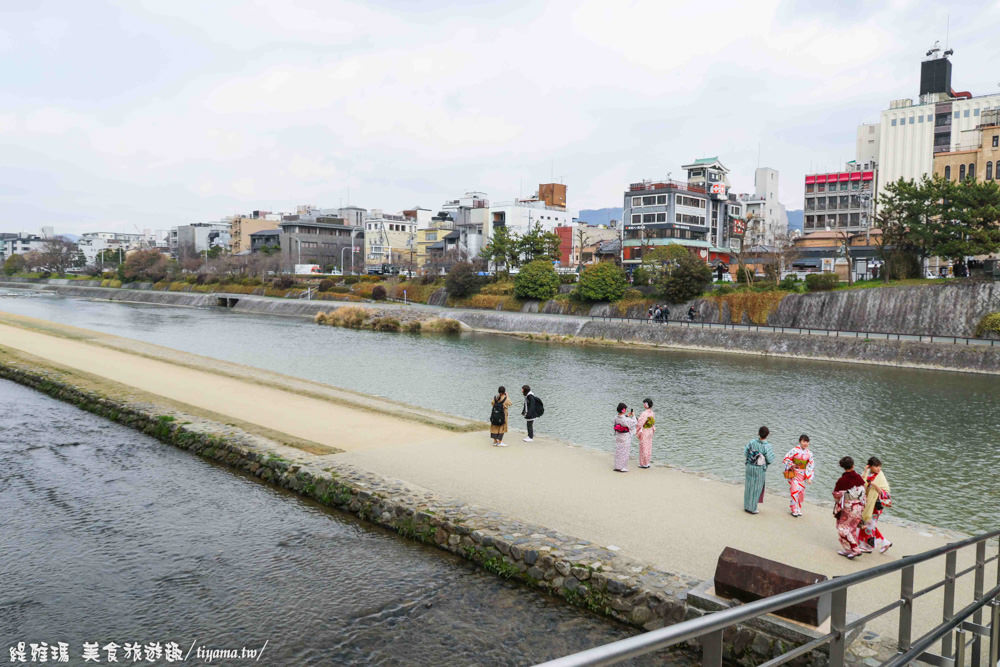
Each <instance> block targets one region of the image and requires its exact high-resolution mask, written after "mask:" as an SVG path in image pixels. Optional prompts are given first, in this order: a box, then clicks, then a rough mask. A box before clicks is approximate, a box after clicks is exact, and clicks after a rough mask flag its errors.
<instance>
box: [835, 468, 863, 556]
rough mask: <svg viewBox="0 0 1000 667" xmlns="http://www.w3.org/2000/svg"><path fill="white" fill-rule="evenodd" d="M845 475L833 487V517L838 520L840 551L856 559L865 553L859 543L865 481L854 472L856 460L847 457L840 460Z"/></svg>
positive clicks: (843, 554)
mask: <svg viewBox="0 0 1000 667" xmlns="http://www.w3.org/2000/svg"><path fill="white" fill-rule="evenodd" d="M840 467H841V468H843V469H844V474H842V475H841V476H840V479H838V480H837V484H836V486H834V487H833V500H834V506H833V516H835V517H836V518H837V538H838V539H839V540H840V551H838V552H837V553H838V554H840V555H841V556H846V557H847V558H855V557H857V556H860V555H861V554H863V553H864V552H863V551H862V550H861V545H860V543H859V542H858V526H859V524H860V523H861V515H862V514H863V513H864V511H865V500H864V497H865V480H864V478H863V477H862V476H861V475H859V474H858V473H857V472H855V470H854V459H852V458H851V457H850V456H845V457H844V458H842V459H840Z"/></svg>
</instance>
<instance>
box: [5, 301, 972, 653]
mask: <svg viewBox="0 0 1000 667" xmlns="http://www.w3.org/2000/svg"><path fill="white" fill-rule="evenodd" d="M0 351H2V355H0V360H2V363H0V370H2V374H3V375H4V376H5V377H8V378H11V379H16V380H18V381H20V382H23V383H25V384H28V385H29V386H34V387H36V388H39V389H41V390H43V391H47V392H48V393H51V394H52V395H57V396H59V397H61V398H64V399H68V400H71V401H72V402H75V403H77V404H80V405H82V406H83V407H87V408H88V409H92V410H94V411H97V412H101V413H102V414H106V415H107V416H110V417H112V418H116V419H119V420H120V421H124V422H126V423H132V424H133V425H135V426H137V427H139V428H142V429H143V430H146V431H147V432H150V433H153V434H155V435H157V436H158V437H160V438H161V439H164V440H166V441H169V442H173V443H174V444H178V445H180V446H183V447H186V448H190V449H193V450H194V451H196V452H197V453H199V454H201V455H203V456H208V457H210V458H212V459H214V460H220V461H222V462H224V463H226V464H228V465H232V466H234V467H236V468H239V469H242V470H247V471H249V472H251V473H252V474H255V475H257V476H259V477H261V478H263V479H266V480H268V481H271V482H274V483H278V484H281V485H282V486H286V487H288V488H291V489H293V490H296V491H298V492H299V493H303V494H304V495H308V496H310V497H313V498H316V499H317V500H319V501H320V502H324V503H326V504H330V505H333V506H336V507H339V508H342V509H345V510H347V511H351V512H354V513H355V514H359V515H361V516H363V517H365V518H368V519H370V520H372V521H374V522H376V523H381V524H382V525H386V526H388V527H390V528H392V529H394V530H396V531H397V532H399V533H401V534H404V535H407V536H410V537H414V538H417V539H421V540H423V541H428V542H431V543H434V544H437V545H438V546H440V547H441V548H444V549H447V550H449V551H451V552H453V553H457V554H459V555H461V556H463V557H465V558H469V559H470V560H473V561H474V562H477V563H479V564H480V565H481V566H483V567H484V568H486V569H488V570H490V571H493V572H495V573H497V574H499V575H501V576H510V577H515V578H518V579H520V580H522V581H524V582H525V583H526V584H527V585H530V586H533V587H535V588H537V589H539V590H543V591H545V592H548V593H551V594H555V595H559V596H561V597H563V598H565V599H567V600H569V601H571V602H574V603H576V604H580V605H582V606H585V607H588V608H591V609H593V610H595V611H598V612H600V613H604V614H606V615H609V616H612V617H614V618H618V619H620V620H625V621H627V622H630V623H633V624H634V625H637V626H639V627H658V626H659V625H662V624H665V623H670V622H674V621H676V620H678V619H680V618H683V617H684V616H687V615H691V614H697V613H699V612H698V610H697V609H696V608H695V607H694V606H693V605H690V604H688V596H687V592H688V591H689V590H690V589H691V588H693V587H695V585H696V584H697V583H698V582H700V581H701V580H705V579H709V578H710V577H711V576H712V572H713V570H714V564H715V559H716V558H717V557H718V555H719V553H720V552H721V550H722V548H723V547H724V546H726V545H731V546H735V547H737V548H741V549H744V550H747V551H752V552H754V553H758V554H760V555H763V556H766V557H769V558H774V559H775V560H779V561H783V562H787V563H790V564H792V565H798V566H800V567H806V568H808V569H812V570H814V571H821V572H824V573H827V574H831V575H835V574H842V573H844V572H849V571H855V570H856V569H859V568H860V567H865V566H866V563H865V562H863V561H864V559H862V561H861V562H849V561H846V560H844V559H842V558H839V557H837V556H836V555H835V553H834V551H835V548H836V540H835V535H834V531H833V527H832V519H831V518H830V517H829V509H828V508H825V507H823V506H818V505H813V506H810V508H809V510H808V512H807V514H806V516H805V517H803V518H802V519H798V520H795V519H792V518H791V517H789V516H788V515H787V513H786V512H785V510H784V503H783V502H782V501H781V499H779V498H776V497H773V498H771V497H769V499H768V500H769V502H768V503H767V504H766V508H770V509H765V512H764V513H763V514H761V515H759V516H756V517H751V516H749V515H746V514H744V513H743V512H742V509H741V507H742V506H741V497H742V490H741V488H740V487H738V486H735V485H731V484H725V483H722V482H718V481H715V480H712V479H709V478H707V477H705V476H701V475H694V474H690V473H685V472H681V471H678V470H674V469H671V468H667V467H662V466H661V467H656V468H654V469H651V470H644V471H634V472H633V473H630V474H628V475H615V474H614V473H612V472H611V471H610V467H611V466H610V461H609V460H607V457H606V455H603V454H601V453H598V452H592V451H589V450H584V449H582V448H577V447H572V446H568V443H565V442H559V441H556V440H550V439H545V438H540V439H538V440H536V442H535V443H532V444H531V445H530V446H529V445H522V444H521V443H520V442H517V441H516V439H515V441H514V442H513V443H512V446H511V447H509V448H506V449H496V448H492V447H490V446H489V439H488V437H487V436H486V434H485V426H484V425H481V424H477V423H475V422H470V421H468V420H461V419H458V418H454V417H448V416H447V415H440V414H436V413H429V412H428V411H423V410H418V409H416V408H409V407H407V406H400V405H399V404H395V403H392V402H391V401H385V400H384V399H376V398H374V397H367V396H363V395H360V394H354V393H352V392H344V391H343V390H339V389H336V388H333V387H328V386H326V385H322V384H319V383H313V382H306V381H302V380H298V379H295V378H287V377H284V376H281V375H278V374H275V373H267V372H263V371H260V370H258V369H253V368H248V367H244V366H239V365H236V364H228V363H223V362H218V361H215V360H211V359H205V358H202V357H197V356H194V355H188V354H182V353H179V352H176V351H174V350H169V349H165V348H162V347H158V346H154V345H148V344H144V343H139V342H136V341H131V340H127V339H121V338H118V337H115V336H107V335H103V334H97V333H94V332H90V331H86V330H81V329H75V328H72V327H65V326H62V325H58V324H55V323H51V322H44V321H39V320H32V319H30V318H23V317H14V316H7V315H4V316H3V317H2V318H0ZM484 400H485V399H484ZM186 422H189V423H186ZM480 429H481V430H480ZM737 458H738V457H737ZM777 481H778V483H780V479H779V480H777ZM772 483H775V482H774V480H772ZM776 485H777V484H776ZM827 491H828V490H817V491H813V490H812V489H811V490H810V494H813V495H815V496H816V497H823V496H825V495H827V493H826V492H827ZM890 530H891V537H892V539H893V541H894V542H895V544H896V546H895V547H894V549H893V551H892V552H890V554H889V555H886V556H872V557H871V558H872V559H874V560H873V561H872V562H870V563H867V565H871V564H875V563H877V562H882V559H885V558H891V557H895V556H898V555H903V554H906V553H916V552H918V551H922V550H925V549H927V548H931V547H933V546H937V545H939V544H942V543H944V542H945V541H947V540H948V539H949V536H948V535H946V534H944V532H943V531H939V530H936V529H927V528H923V529H922V528H908V527H904V526H901V525H890ZM866 558H868V557H866ZM960 567H964V565H963V564H960ZM938 569H939V568H936V567H935V568H934V571H933V572H932V571H930V570H927V571H925V572H921V571H919V570H918V579H920V580H921V581H929V579H930V578H931V577H933V576H934V574H937V570H938ZM890 579H891V578H890ZM918 585H921V584H920V581H918ZM897 589H898V580H886V581H884V582H876V583H875V584H873V585H872V587H871V588H870V589H869V590H868V591H866V593H867V595H866V596H865V597H864V598H863V599H858V600H855V599H853V597H852V599H851V600H850V608H851V610H852V611H854V612H856V613H864V612H865V611H869V610H871V609H874V608H876V607H878V606H880V605H881V604H884V603H886V602H888V601H890V600H892V599H894V597H893V596H895V594H896V593H897V592H898V590H897ZM925 606H926V608H922V607H918V608H917V609H916V612H917V615H918V619H920V624H921V625H922V626H923V627H926V626H927V625H929V624H930V623H932V622H933V621H934V620H935V619H936V618H938V617H939V614H940V607H939V606H938V607H935V606H934V603H933V600H932V599H928V600H927V601H926V603H925ZM776 627H779V628H780V627H781V626H780V625H779V626H776ZM786 629H787V628H786ZM771 630H772V634H770V635H768V634H767V633H766V632H763V634H761V635H760V636H763V637H765V638H764V639H761V640H760V641H756V637H757V636H758V635H757V634H753V636H750V635H747V634H743V635H741V636H740V637H738V638H734V640H733V642H732V643H731V647H741V650H742V651H747V652H748V653H746V654H744V655H743V658H744V659H745V660H746V661H748V662H750V663H752V662H753V661H754V660H755V659H757V660H758V661H759V655H763V654H764V653H765V652H766V651H769V650H772V649H773V648H774V642H776V641H778V640H779V637H780V630H779V631H776V630H774V627H772V628H771ZM872 630H874V631H875V632H878V633H881V634H882V635H883V636H891V635H892V627H891V619H883V620H882V621H880V622H879V623H877V624H876V625H874V626H873V627H872ZM758 631H759V629H758V630H754V631H751V630H750V629H746V632H747V633H751V634H752V633H756V632H758ZM788 631H789V632H791V630H790V629H788ZM760 632H762V631H760ZM748 638H749V641H748ZM784 641H789V637H788V635H786V636H785V637H784ZM869 641H870V642H877V641H878V640H877V638H875V637H871V638H869ZM855 648H856V650H857V651H858V652H857V653H856V656H857V657H858V658H862V657H866V655H865V654H866V653H868V654H870V652H872V651H874V649H873V648H871V647H870V645H869V644H865V643H859V644H856V647H855ZM753 651H757V653H752V652H753ZM754 655H757V656H758V657H757V658H754V657H753V656H754Z"/></svg>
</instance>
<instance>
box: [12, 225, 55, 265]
mask: <svg viewBox="0 0 1000 667" xmlns="http://www.w3.org/2000/svg"><path fill="white" fill-rule="evenodd" d="M50 238H53V236H52V233H51V228H49V229H48V231H47V235H42V236H39V235H38V234H27V233H24V232H20V233H10V234H4V238H0V261H4V260H6V259H7V258H8V257H10V256H11V255H27V254H28V253H29V252H41V251H42V250H44V249H45V242H46V241H48V240H49V239H50Z"/></svg>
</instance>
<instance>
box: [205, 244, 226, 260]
mask: <svg viewBox="0 0 1000 667" xmlns="http://www.w3.org/2000/svg"><path fill="white" fill-rule="evenodd" d="M222 252H223V248H222V246H220V245H214V246H212V247H211V248H209V249H208V250H206V251H205V257H207V258H208V259H218V258H219V256H220V255H222Z"/></svg>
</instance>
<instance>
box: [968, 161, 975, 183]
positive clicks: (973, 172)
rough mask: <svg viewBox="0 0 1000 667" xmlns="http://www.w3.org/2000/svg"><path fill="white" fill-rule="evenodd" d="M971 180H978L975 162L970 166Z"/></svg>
mask: <svg viewBox="0 0 1000 667" xmlns="http://www.w3.org/2000/svg"><path fill="white" fill-rule="evenodd" d="M969 180H970V181H974V180H976V163H975V162H973V163H971V164H969Z"/></svg>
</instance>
